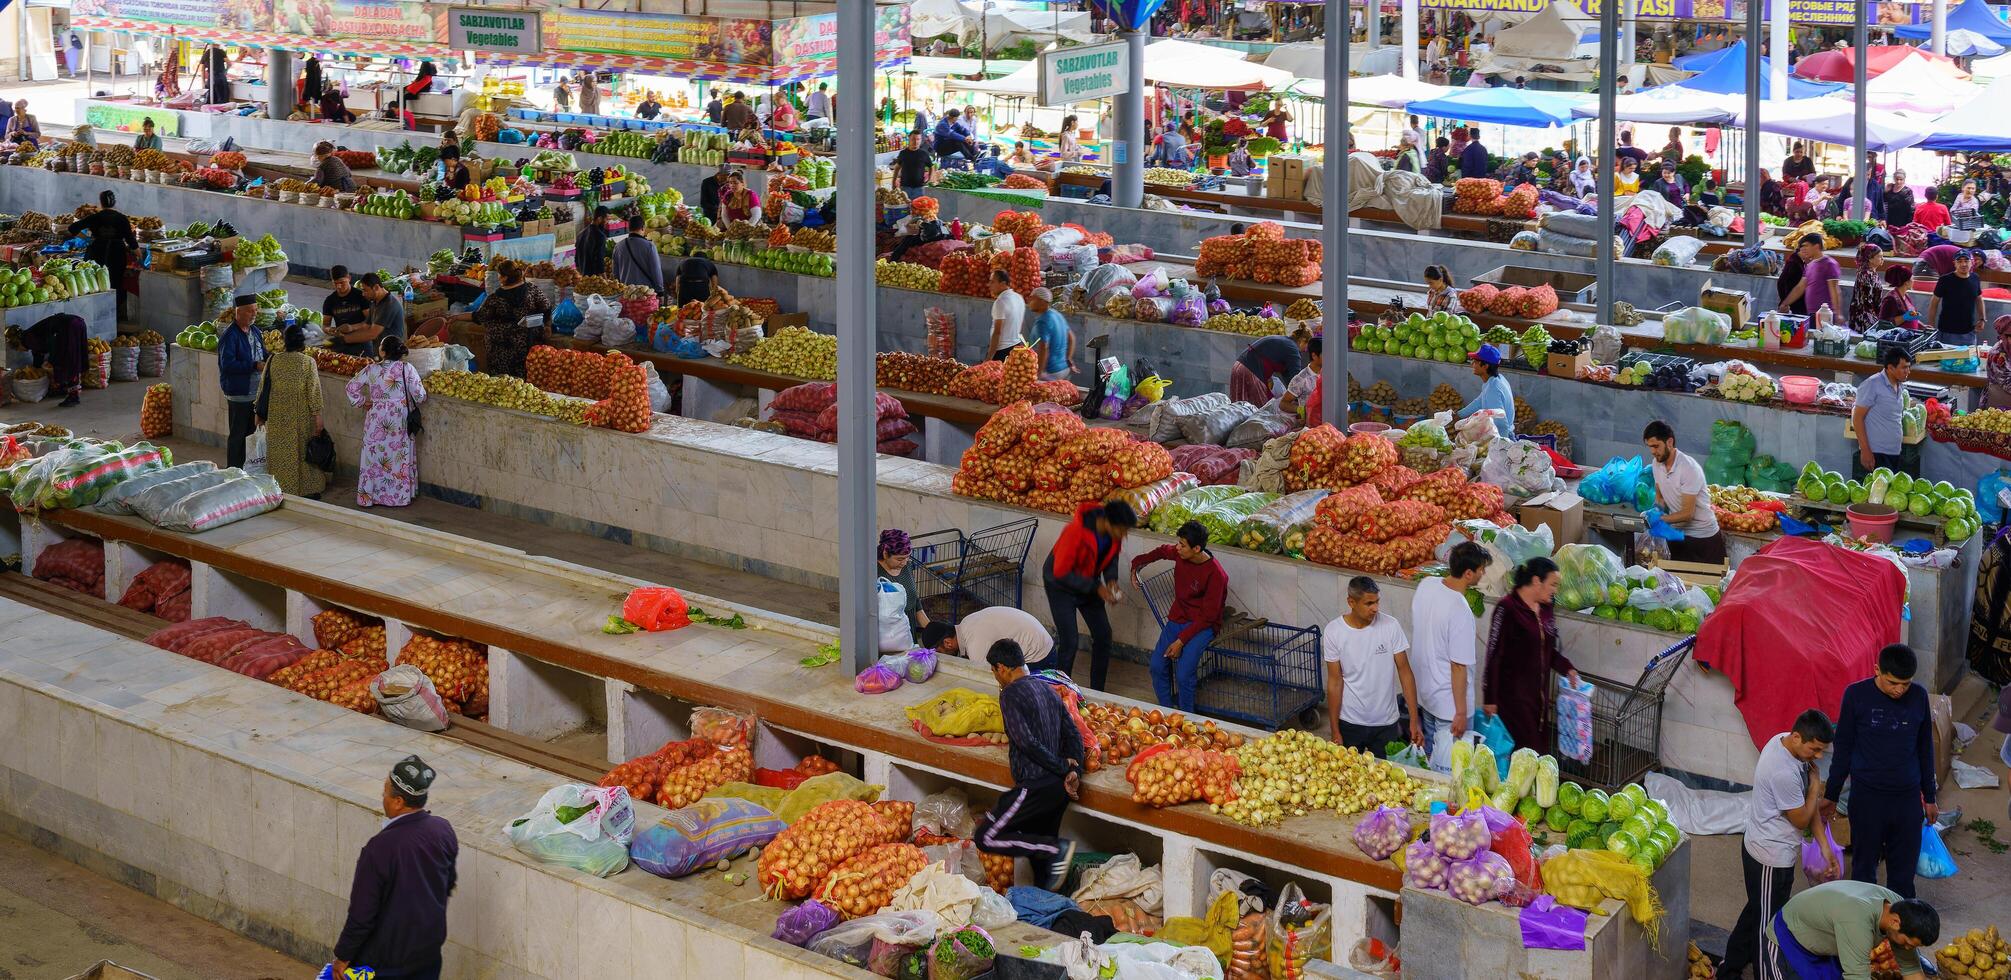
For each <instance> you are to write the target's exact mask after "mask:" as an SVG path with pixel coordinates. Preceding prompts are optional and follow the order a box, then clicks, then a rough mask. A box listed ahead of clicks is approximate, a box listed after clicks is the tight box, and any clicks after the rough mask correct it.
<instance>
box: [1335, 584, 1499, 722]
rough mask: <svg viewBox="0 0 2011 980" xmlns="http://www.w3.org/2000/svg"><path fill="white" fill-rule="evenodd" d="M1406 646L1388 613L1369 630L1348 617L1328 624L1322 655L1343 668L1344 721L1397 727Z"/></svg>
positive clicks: (1400, 627)
mask: <svg viewBox="0 0 2011 980" xmlns="http://www.w3.org/2000/svg"><path fill="white" fill-rule="evenodd" d="M1461 601H1462V602H1464V601H1465V600H1461ZM1404 643H1405V641H1404V628H1403V626H1402V624H1400V623H1398V622H1397V621H1396V618H1395V617H1393V616H1391V615H1390V614H1389V613H1383V612H1379V613H1376V618H1375V619H1374V620H1372V621H1370V623H1369V625H1368V628H1366V629H1356V628H1354V627H1353V626H1349V625H1348V620H1347V617H1345V616H1342V617H1340V618H1337V619H1335V620H1334V621H1333V622H1331V623H1328V624H1327V630H1326V635H1325V636H1324V637H1322V638H1321V640H1320V654H1321V656H1322V657H1323V658H1324V659H1325V660H1326V661H1327V662H1328V663H1338V664H1340V665H1341V683H1342V684H1343V685H1344V687H1345V690H1343V691H1342V692H1341V720H1342V721H1345V722H1347V723H1348V724H1350V725H1361V726H1363V727H1365V728H1373V727H1376V726H1379V725H1392V724H1395V723H1396V720H1397V654H1399V653H1402V652H1404Z"/></svg>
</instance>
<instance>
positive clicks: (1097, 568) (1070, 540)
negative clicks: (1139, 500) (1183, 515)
mask: <svg viewBox="0 0 2011 980" xmlns="http://www.w3.org/2000/svg"><path fill="white" fill-rule="evenodd" d="M1137 526H1138V514H1137V513H1136V512H1135V511H1133V510H1132V509H1131V505H1130V504H1127V503H1125V502H1124V501H1122V500H1108V501H1105V502H1103V503H1100V504H1099V503H1096V502H1094V501H1085V502H1083V503H1081V504H1079V505H1077V506H1076V508H1075V520H1074V521H1073V522H1071V523H1070V524H1069V525H1068V526H1067V527H1066V528H1063V529H1062V532H1061V536H1060V537H1059V538H1056V539H1055V542H1054V548H1053V550H1051V551H1049V552H1048V553H1047V560H1046V561H1044V562H1042V563H1041V568H1040V577H1041V584H1042V585H1043V586H1044V587H1045V588H1046V590H1047V609H1048V612H1049V613H1050V614H1051V615H1052V616H1053V618H1054V635H1055V640H1056V642H1055V645H1054V653H1053V654H1052V655H1051V656H1050V657H1049V658H1048V659H1047V660H1046V661H1045V662H1043V663H1042V664H1041V668H1042V669H1046V668H1050V667H1051V668H1054V669H1057V670H1060V671H1061V672H1062V673H1064V674H1068V673H1072V672H1074V670H1075V644H1076V632H1075V617H1076V616H1077V615H1078V614H1079V615H1081V616H1082V621H1083V622H1085V623H1087V624H1089V686H1090V687H1091V688H1093V689H1095V690H1098V691H1101V690H1103V680H1104V675H1105V674H1106V673H1107V672H1108V671H1109V669H1110V614H1109V613H1108V612H1106V611H1105V610H1104V608H1103V607H1104V604H1105V603H1109V602H1116V601H1117V600H1118V599H1120V598H1122V597H1123V595H1124V593H1123V591H1122V590H1120V589H1119V588H1118V587H1117V553H1118V551H1119V550H1120V549H1121V548H1122V547H1123V545H1124V536H1125V535H1126V534H1128V533H1130V531H1131V529H1132V528H1134V527H1137Z"/></svg>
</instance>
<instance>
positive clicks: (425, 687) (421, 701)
mask: <svg viewBox="0 0 2011 980" xmlns="http://www.w3.org/2000/svg"><path fill="white" fill-rule="evenodd" d="M370 696H371V697H373V698H375V699H376V700H377V710H379V711H381V712H383V713H384V717H386V718H389V719H391V720H392V721H395V722H397V723H398V724H400V725H404V726H405V727H406V728H416V729H418V730H420V731H422V732H439V731H445V730H446V729H447V706H446V705H444V704H442V703H441V702H440V692H439V691H436V690H434V689H433V681H432V679H431V678H429V677H427V676H426V672H425V671H423V670H420V669H419V668H417V667H414V666H412V665H411V664H399V665H397V666H395V667H392V668H391V669H390V670H387V671H385V672H383V673H381V674H378V675H377V676H376V677H374V678H371V680H370Z"/></svg>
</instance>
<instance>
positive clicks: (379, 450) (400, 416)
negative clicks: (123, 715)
mask: <svg viewBox="0 0 2011 980" xmlns="http://www.w3.org/2000/svg"><path fill="white" fill-rule="evenodd" d="M378 351H379V352H380V353H381V357H380V359H379V360H378V361H377V363H375V364H372V365H370V366H369V367H366V368H364V369H363V370H361V371H358V372H357V373H356V377H354V378H351V379H350V381H349V387H348V389H347V390H348V393H349V403H350V404H351V405H355V406H356V407H358V408H361V409H363V410H364V416H363V458H362V460H361V461H360V463H359V465H358V468H359V469H360V470H361V474H360V475H359V476H358V477H357V479H356V502H357V503H358V504H359V505H361V506H364V507H374V506H377V505H379V504H382V505H383V506H386V507H403V506H405V505H406V504H409V503H411V502H412V497H413V495H414V494H415V493H417V492H418V489H419V455H418V450H417V448H416V447H415V446H414V445H413V439H412V434H411V433H409V432H407V431H405V413H406V411H407V410H408V409H409V408H412V407H416V406H418V405H419V404H421V403H423V402H425V401H426V388H425V386H423V385H421V384H420V383H419V372H418V371H417V370H416V369H414V368H413V367H412V365H410V364H407V363H405V342H404V341H403V340H400V339H399V338H397V337H395V336H393V337H385V338H384V340H383V341H382V342H381V343H380V344H379V345H378Z"/></svg>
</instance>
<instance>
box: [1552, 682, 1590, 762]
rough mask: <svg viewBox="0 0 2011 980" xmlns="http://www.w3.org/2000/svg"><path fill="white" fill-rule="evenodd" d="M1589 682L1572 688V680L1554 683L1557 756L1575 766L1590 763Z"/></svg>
mask: <svg viewBox="0 0 2011 980" xmlns="http://www.w3.org/2000/svg"><path fill="white" fill-rule="evenodd" d="M1593 690H1594V688H1593V687H1592V683H1591V682H1590V681H1585V680H1580V682H1579V684H1578V686H1577V687H1572V686H1571V678H1569V677H1559V678H1558V679H1557V754H1558V755H1561V756H1563V757H1565V758H1567V759H1570V760H1572V761H1574V762H1590V761H1591V760H1592V741H1593V737H1592V694H1593Z"/></svg>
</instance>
